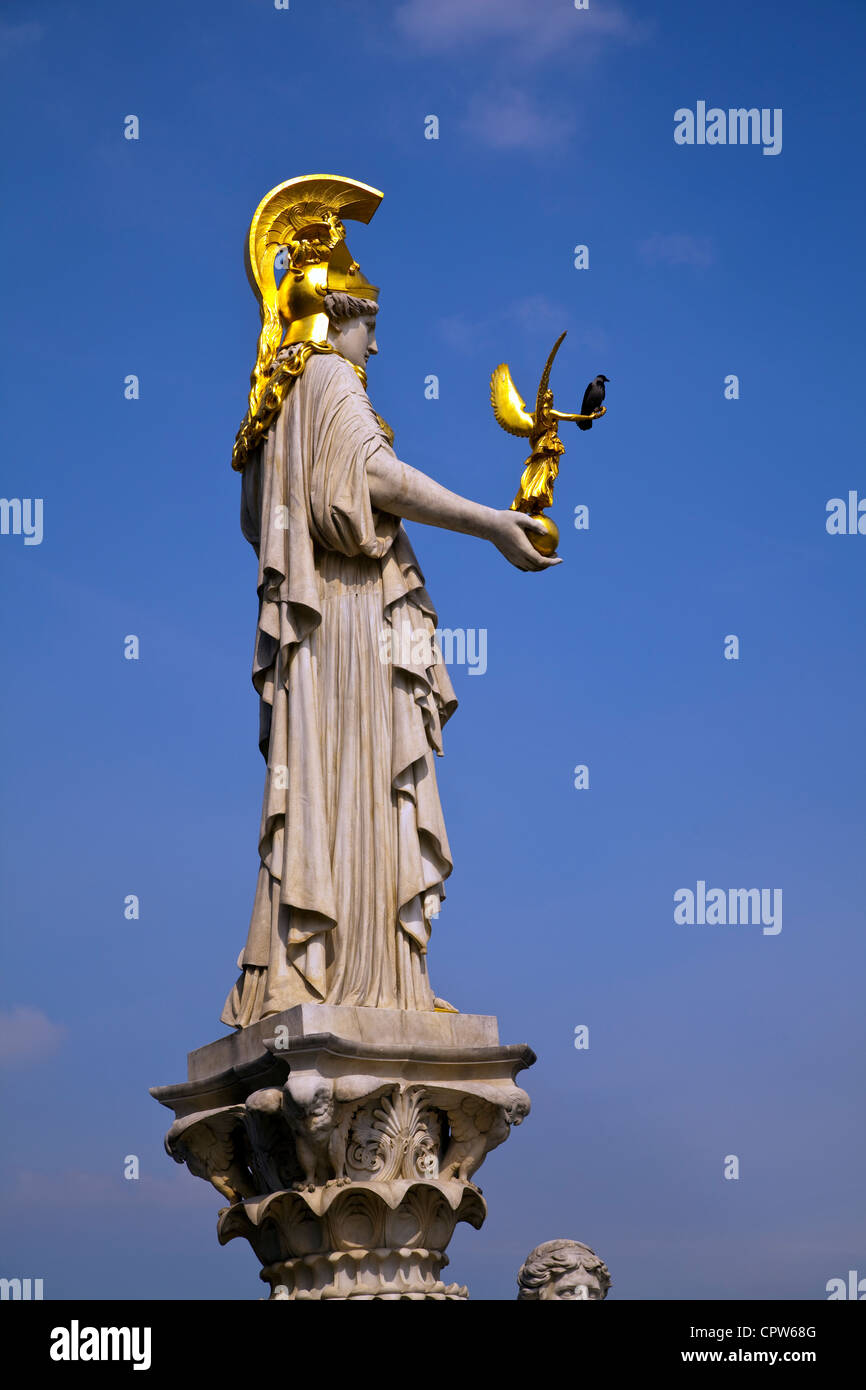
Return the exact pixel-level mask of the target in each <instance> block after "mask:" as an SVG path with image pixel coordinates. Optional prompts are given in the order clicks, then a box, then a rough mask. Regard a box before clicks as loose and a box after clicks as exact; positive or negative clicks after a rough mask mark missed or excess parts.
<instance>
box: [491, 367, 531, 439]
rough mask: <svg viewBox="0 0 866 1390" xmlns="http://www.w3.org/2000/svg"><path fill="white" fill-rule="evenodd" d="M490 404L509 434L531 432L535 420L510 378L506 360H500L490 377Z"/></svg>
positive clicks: (526, 433) (527, 433)
mask: <svg viewBox="0 0 866 1390" xmlns="http://www.w3.org/2000/svg"><path fill="white" fill-rule="evenodd" d="M490 404H491V405H492V406H493V414H494V415H495V416H496V419H497V420H498V422H499V424H500V425H501V426H502V428H503V429H504V430H507V431H508V433H509V434H523V435H529V434H531V433H532V431H533V428H534V426H535V420H534V419H533V417H532V416H531V415H530V414H529V413H528V411H527V409H526V405H525V403H524V401H523V399H522V397H521V395H520V392H519V391H518V389H517V387H516V386H515V385H514V382H513V381H512V380H511V373H510V371H509V370H508V364H507V363H506V362H500V364H499V366H498V367H497V368H496V370H495V372H494V373H493V375H492V377H491V378H490Z"/></svg>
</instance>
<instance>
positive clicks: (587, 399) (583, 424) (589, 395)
mask: <svg viewBox="0 0 866 1390" xmlns="http://www.w3.org/2000/svg"><path fill="white" fill-rule="evenodd" d="M606 381H610V377H607V376H604V375H603V374H601V373H600V374H599V375H598V376H597V377H596V378H595V381H591V382H590V383H589V385H588V386H587V388H586V390H585V391H584V393H583V405H582V406H581V407H580V413H581V415H592V414H593V412H594V411H596V410H601V404H602V401H603V400H604V383H605V382H606ZM577 428H578V429H579V430H591V429H592V421H591V420H578V422H577Z"/></svg>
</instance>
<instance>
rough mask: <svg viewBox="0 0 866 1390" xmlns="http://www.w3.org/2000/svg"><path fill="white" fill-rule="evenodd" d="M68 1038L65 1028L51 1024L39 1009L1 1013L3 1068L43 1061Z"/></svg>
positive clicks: (0, 1031)
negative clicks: (18, 1063)
mask: <svg viewBox="0 0 866 1390" xmlns="http://www.w3.org/2000/svg"><path fill="white" fill-rule="evenodd" d="M65 1037H66V1029H65V1027H64V1026H63V1024H62V1023H52V1022H51V1019H50V1018H47V1017H46V1015H45V1014H44V1013H42V1011H41V1010H40V1009H29V1008H27V1007H26V1006H21V1007H18V1008H14V1009H3V1010H0V1065H3V1064H6V1065H9V1064H12V1063H15V1062H38V1061H42V1059H43V1058H45V1057H50V1056H51V1055H52V1053H54V1052H56V1051H57V1049H58V1048H59V1047H60V1045H61V1043H62V1042H63V1040H64V1038H65Z"/></svg>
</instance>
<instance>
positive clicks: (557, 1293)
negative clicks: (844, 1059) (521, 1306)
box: [538, 1266, 604, 1299]
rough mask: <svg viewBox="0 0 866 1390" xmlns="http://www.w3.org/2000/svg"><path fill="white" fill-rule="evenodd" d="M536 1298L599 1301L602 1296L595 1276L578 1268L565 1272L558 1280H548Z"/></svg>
mask: <svg viewBox="0 0 866 1390" xmlns="http://www.w3.org/2000/svg"><path fill="white" fill-rule="evenodd" d="M538 1297H539V1298H540V1299H541V1298H557V1299H559V1298H563V1299H566V1298H586V1299H600V1298H603V1297H604V1295H603V1293H602V1288H601V1284H600V1283H599V1281H598V1279H597V1278H596V1276H595V1275H594V1274H590V1273H589V1271H588V1270H586V1269H583V1268H582V1267H580V1266H578V1267H577V1268H576V1269H568V1270H566V1271H565V1273H564V1274H560V1275H559V1277H558V1278H555V1279H549V1280H548V1281H547V1283H546V1284H545V1285H544V1288H543V1289H541V1290H540V1291H539V1294H538Z"/></svg>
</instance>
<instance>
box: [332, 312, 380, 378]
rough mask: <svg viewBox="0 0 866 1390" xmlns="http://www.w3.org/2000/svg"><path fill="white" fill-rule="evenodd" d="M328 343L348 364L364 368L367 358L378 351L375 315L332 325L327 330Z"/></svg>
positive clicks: (365, 315)
mask: <svg viewBox="0 0 866 1390" xmlns="http://www.w3.org/2000/svg"><path fill="white" fill-rule="evenodd" d="M328 342H329V343H332V344H333V346H334V347H335V348H336V349H337V351H338V352H339V353H342V355H343V357H345V358H346V359H347V360H348V361H349V362H354V364H355V366H356V367H364V366H366V364H367V358H368V357H372V356H374V355H375V354H376V353H377V352H378V351H379V347H378V344H377V343H376V317H375V315H374V314H364V315H363V316H362V317H361V318H356V319H348V320H347V321H346V322H345V323H340V324H333V323H332V324H331V326H330V328H329V329H328Z"/></svg>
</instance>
